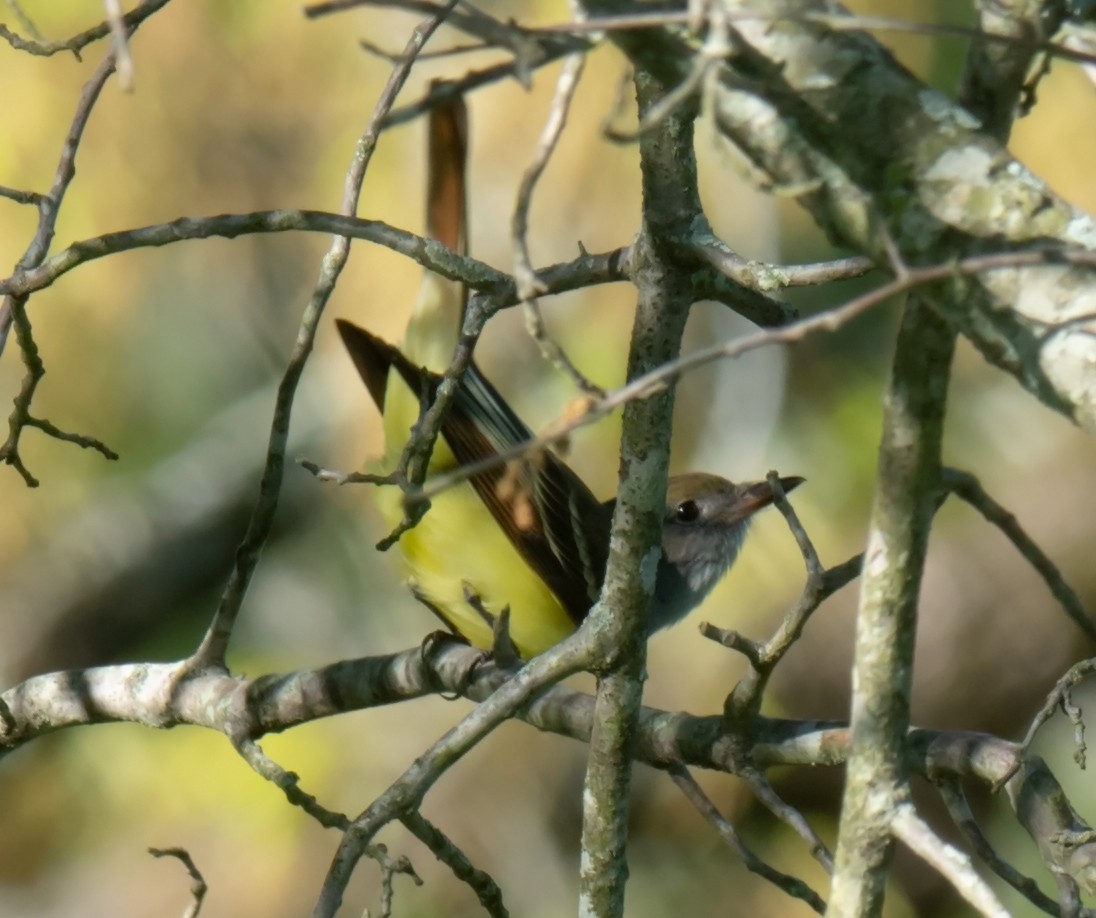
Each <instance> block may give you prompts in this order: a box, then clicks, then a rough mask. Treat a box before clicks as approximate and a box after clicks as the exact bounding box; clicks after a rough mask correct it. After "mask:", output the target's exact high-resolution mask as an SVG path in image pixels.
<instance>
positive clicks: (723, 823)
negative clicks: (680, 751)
mask: <svg viewBox="0 0 1096 918" xmlns="http://www.w3.org/2000/svg"><path fill="white" fill-rule="evenodd" d="M668 771H669V774H670V777H671V778H672V779H673V782H674V784H676V785H677V786H678V788H680V790H681V792H682V793H683V794H684V795H685V799H686V800H688V801H689V802H690V803H691V804H692V805H693V806H694V807H695V808H696V810H697V812H698V813H700V815H701V816H703V817H704V819H705V820H707V821H708V822H709V823H711V824H712V826H713V827H714V828H715V830H716V831H717V832H718V833H719V836H720V838H722V839H723V841H725V842H726V843H727V846H728V847H729V848H730V849H731V850H732V851H733V852H734V853H735V854H737V855H738V857H739V859H740V860H741V861H742V863H743V865H744V866H745V867H746V869H747V870H749V871H750V873H755V874H757V875H758V876H759V877H762V878H763V879H765V880H768V881H769V882H770V883H772V884H773V885H774V886H776V887H777V888H779V889H782V890H783V891H784V892H786V893H787V894H788V895H789V896H791V897H792V898H795V899H799V900H801V901H803V902H806V903H807V905H809V906H810V907H811V908H812V909H814V910H815V911H816V912H818V914H820V915H821V914H823V913H824V912H825V911H826V903H825V901H824V900H823V899H822V897H821V896H820V895H818V893H817V892H815V891H814V890H813V889H811V887H810V886H808V885H807V884H806V883H804V882H803V881H802V880H800V879H799V878H798V877H793V876H790V875H789V874H786V873H782V872H781V871H779V870H777V869H776V868H774V867H770V866H769V865H768V864H766V863H765V862H764V861H763V860H761V858H759V857H758V856H757V855H756V854H755V853H754V852H753V851H751V850H750V848H749V847H747V845H746V843H745V842H743V841H742V839H741V837H740V836H739V834H738V832H737V831H735V827H734V826H733V825H731V823H730V821H729V820H728V819H727V818H726V817H725V816H724V815H723V814H722V813H720V812H719V809H718V808H717V807H716V805H715V804H714V803H712V801H711V798H709V797H708V795H707V794H705V793H704V790H703V788H701V786H700V785H699V784H697V783H696V780H695V779H694V778H693V776H692V775H690V774H689V772H688V771H687V770H686V769H685V768H682V767H677V768H671V769H668Z"/></svg>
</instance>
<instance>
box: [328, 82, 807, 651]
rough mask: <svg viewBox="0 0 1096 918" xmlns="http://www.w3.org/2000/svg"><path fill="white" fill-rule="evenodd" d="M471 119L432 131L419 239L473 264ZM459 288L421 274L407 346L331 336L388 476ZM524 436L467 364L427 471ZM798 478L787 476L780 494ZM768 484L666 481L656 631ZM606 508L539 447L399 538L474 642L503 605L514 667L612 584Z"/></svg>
mask: <svg viewBox="0 0 1096 918" xmlns="http://www.w3.org/2000/svg"><path fill="white" fill-rule="evenodd" d="M466 125H467V116H466V113H465V109H464V104H463V102H462V101H461V100H460V99H459V98H458V99H456V100H455V101H453V102H451V103H449V104H448V105H445V106H441V107H439V108H436V109H434V110H433V111H432V113H431V115H430V119H429V124H428V131H427V133H428V159H429V163H428V170H429V181H428V191H427V208H426V212H427V215H426V224H427V230H426V231H427V235H428V236H430V237H431V238H433V239H436V240H438V241H439V242H442V243H444V244H445V245H447V246H449V247H450V248H451V249H453V250H454V251H457V252H461V253H463V252H465V251H466V238H467V232H466V225H465V224H466V208H465V192H464V187H465V181H464V164H465V158H466V149H467V146H466V145H467V126H466ZM465 300H466V296H465V290H464V288H463V287H462V286H461V285H460V284H458V283H455V282H452V281H448V280H445V279H444V278H441V277H439V276H438V275H435V274H431V273H429V272H428V273H427V274H426V275H425V276H424V278H423V283H422V287H421V289H420V292H419V297H418V301H417V302H416V304H415V307H414V309H413V311H412V314H411V318H410V320H409V322H408V326H407V332H406V335H405V337H404V341H403V345H402V347H401V348H400V349H397V348H395V347H393V346H392V345H390V344H387V343H385V342H384V341H382V340H381V339H379V338H377V337H376V336H374V335H372V334H370V333H369V332H367V331H365V330H364V329H361V328H359V327H357V326H356V325H353V324H352V323H350V322H346V321H344V320H338V321H337V325H338V329H339V333H340V335H341V336H342V339H343V343H344V344H345V345H346V348H347V350H348V351H349V352H350V356H351V358H352V359H353V361H354V365H355V366H356V367H357V369H358V372H359V374H360V375H361V377H362V380H363V381H364V382H365V385H366V388H367V389H368V390H369V394H370V395H371V396H372V398H373V401H374V402H375V403H376V405H377V407H378V408H379V409H380V410H381V412H382V413H383V416H384V432H385V456H384V457H383V458H382V459H381V460H379V462H378V463H377V465H376V467H377V468H378V469H379V470H381V469H383V470H388V469H391V468H393V467H394V465H395V463H396V462H397V461H398V459H399V455H400V452H401V450H402V448H403V444H404V442H405V441H406V439H407V436H408V431H409V430H410V429H411V427H412V426H413V425H414V424H415V422H416V420H417V419H418V417H419V408H420V405H421V404H422V399H424V398H427V399H433V396H434V394H435V392H436V389H437V386H438V383H439V382H440V380H441V376H440V373H441V372H442V371H443V370H444V368H445V367H446V366H447V365H448V364H449V361H450V360H451V358H452V355H453V351H454V347H455V345H456V343H457V337H458V334H459V329H460V324H461V321H462V319H463V313H464V306H465ZM532 437H533V434H532V432H531V431H530V430H529V428H528V427H527V426H526V425H525V424H524V423H523V422H522V421H521V419H520V418H519V417H518V416H517V415H516V414H515V413H514V411H513V410H512V409H511V408H510V406H509V405H508V404H507V403H506V401H505V400H504V399H503V398H502V396H501V395H499V393H498V391H497V390H496V389H495V388H494V386H492V385H491V383H490V382H488V381H487V379H485V378H484V377H483V376H482V375H481V374H480V372H479V370H478V369H477V368H476V367H475V366H474V365H473V366H471V367H470V368H469V370H468V372H467V373H466V374H465V376H464V379H463V380H462V383H461V385H460V386H459V388H458V391H457V394H456V397H455V399H454V402H453V404H452V405H451V410H450V411H449V412H448V413H447V415H446V417H445V419H444V421H443V422H442V428H441V437H440V438H439V440H438V442H437V443H436V445H435V447H434V452H433V455H432V457H431V460H430V466H429V471H430V473H431V474H437V473H441V472H444V471H447V470H450V469H453V468H456V467H457V466H459V465H467V464H469V463H472V462H477V461H479V460H482V459H486V458H489V457H491V456H494V455H496V454H497V453H499V452H501V451H504V450H507V449H509V448H511V447H513V446H514V445H516V444H519V443H523V442H526V441H528V440H530V439H532ZM802 480H803V479H801V478H794V477H793V478H782V479H781V480H780V481H781V485H782V487H783V489H784V490H785V491H790V490H791V489H792V488H794V487H796V486H797V485H798V484H799V483H800V482H801V481H802ZM772 500H773V493H772V489H771V488H770V486H769V484H768V483H767V482H765V481H760V482H754V483H751V484H739V485H736V484H732V483H731V482H729V481H727V480H726V479H724V478H720V477H719V476H717V475H709V474H703V473H692V474H687V475H678V476H674V477H672V478H671V479H670V481H669V484H668V488H667V495H666V501H667V505H666V515H665V518H664V522H663V534H662V560H661V562H660V564H659V568H658V576H657V580H656V584H655V595H654V598H653V601H652V606H651V612H650V622H651V630H652V631H654V630H656V629H658V628H663V627H665V626H667V625H670V624H673V623H674V622H676V621H678V620H679V619H681V618H682V617H683V616H684V615H686V614H687V613H688V612H689V611H691V610H692V609H693V608H695V607H696V605H698V604H699V603H700V601H701V600H702V599H703V598H704V597H705V596H706V595H707V594H708V592H709V591H710V590H711V588H712V587H713V586H715V584H716V583H717V582H718V581H719V579H720V578H721V577H722V576H723V574H724V573H726V571H727V570H728V568H730V566H731V564H733V563H734V560H735V558H736V557H737V555H738V551H739V549H740V548H741V546H742V540H743V538H744V537H745V535H746V529H747V527H748V525H749V522H750V519H751V517H752V516H753V514H754V513H756V512H757V511H758V510H760V509H761V508H763V507H765V506H767V505H768V504H770V503H772ZM377 503H378V506H379V508H380V510H381V512H382V515H383V516H384V517H385V519H386V521H387V522H388V523H389V524H390V525H392V526H395V525H396V524H398V523H399V521H400V520H401V519H402V516H403V507H402V496H401V495H400V494H399V493H397V492H396V489H394V488H383V489H381V491H380V492H379V494H378V498H377ZM612 511H613V502H612V501H609V502H607V503H602V502H600V501H598V500H597V498H596V497H594V495H593V493H592V492H591V491H590V489H589V488H588V487H587V486H586V485H585V483H583V481H582V480H581V479H580V478H579V477H578V476H577V475H576V474H575V473H574V472H573V471H572V470H571V469H570V468H569V467H568V466H567V465H566V463H564V462H563V461H562V460H561V459H559V458H558V457H557V456H556V455H554V454H553V453H551V452H550V451H548V450H543V449H542V450H537V451H535V452H534V453H533V454H532V455H530V456H529V457H528V458H526V459H522V460H518V461H515V462H511V463H509V464H508V465H505V464H502V463H499V464H498V465H495V466H493V467H491V468H488V469H487V470H486V471H483V472H480V473H478V474H476V475H473V476H472V477H471V479H470V480H469V481H468V482H465V483H462V484H460V485H457V486H455V487H453V488H449V489H447V490H445V491H443V492H442V493H441V494H439V495H437V496H436V497H434V498H433V500H432V501H431V507H430V509H429V511H428V512H427V513H426V515H425V516H424V517H423V519H422V520H421V521H420V522H419V524H418V525H417V526H415V527H414V528H412V529H410V530H408V531H407V532H405V533H404V534H403V535H402V536H401V538H400V548H401V549H402V552H403V555H404V557H405V559H406V562H407V567H408V570H409V573H410V575H411V578H412V581H413V589H414V591H415V595H416V596H417V597H418V598H419V599H420V600H421V601H422V602H423V603H424V604H425V605H427V606H428V607H429V608H430V609H431V610H432V611H434V612H435V613H436V614H437V615H439V616H440V617H441V618H442V619H443V620H444V621H445V622H446V624H447V625H448V626H449V627H450V628H451V629H453V630H454V631H455V632H457V633H459V634H461V635H463V636H464V637H465V638H466V639H467V640H469V641H470V642H471V643H472V644H474V645H476V646H478V647H483V648H489V647H491V646H492V640H493V625H494V619H495V617H496V616H497V615H498V614H499V612H500V611H501V609H502V608H503V607H504V606H509V607H510V628H509V631H510V637H511V639H512V640H513V642H514V644H515V645H516V646H517V648H518V651H519V652H520V653H521V655H522V656H523V657H526V658H528V657H531V656H534V655H535V654H538V653H540V652H541V651H543V650H546V649H547V648H548V647H551V646H552V645H553V644H555V643H557V642H558V641H560V640H562V639H563V638H564V637H566V636H567V635H568V634H570V633H571V632H572V631H574V630H575V628H576V627H577V626H578V624H579V623H580V622H581V621H582V620H583V618H585V616H586V614H587V612H588V611H589V609H590V607H591V606H592V605H593V603H594V602H595V601H596V599H597V596H598V593H599V592H600V590H601V584H602V580H603V579H604V576H605V564H606V559H607V557H608V551H609V527H610V522H611V518H612Z"/></svg>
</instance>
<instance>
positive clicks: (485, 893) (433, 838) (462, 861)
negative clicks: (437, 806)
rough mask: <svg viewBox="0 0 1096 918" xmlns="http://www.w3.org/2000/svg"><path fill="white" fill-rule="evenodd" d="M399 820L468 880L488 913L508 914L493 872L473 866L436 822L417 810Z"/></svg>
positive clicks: (496, 916)
mask: <svg viewBox="0 0 1096 918" xmlns="http://www.w3.org/2000/svg"><path fill="white" fill-rule="evenodd" d="M400 822H402V823H403V824H404V825H405V826H406V827H407V829H408V831H410V832H411V834H412V835H414V836H415V838H417V839H418V840H419V841H421V842H422V843H423V844H424V845H426V847H427V848H429V849H430V851H431V853H432V854H433V855H434V857H436V858H437V859H438V860H439V861H441V862H442V863H443V864H445V865H446V866H447V867H448V868H449V869H450V870H452V871H453V875H454V876H455V877H456V878H457V879H458V880H461V881H462V882H464V883H467V884H468V886H469V887H470V888H471V890H472V892H474V893H475V894H476V898H477V899H479V902H480V905H482V906H483V909H484V911H485V912H487V914H488V915H491V916H494V918H505V916H507V915H509V914H510V913H509V912H508V911H507V910H506V906H505V905H503V903H502V890H501V889H499V886H498V884H497V883H496V882H495V881H494V880H493V879H492V878H491V876H490V874H487V873H485V872H484V871H482V870H479V869H477V868H476V867H475V866H473V864H472V862H471V861H469V860H468V858H467V857H466V856H465V854H464V852H463V851H461V850H460V848H458V847H457V846H456V845H455V844H453V842H452V840H450V839H449V838H447V837H446V835H445V834H444V833H443V832H442V831H441V830H440V829H438V827H437V826H435V825H434V824H433V823H431V822H429V821H428V820H426V819H424V818H423V817H422V815H421V814H420V813H417V812H411V813H406V814H405V815H404V816H402V817H401V818H400Z"/></svg>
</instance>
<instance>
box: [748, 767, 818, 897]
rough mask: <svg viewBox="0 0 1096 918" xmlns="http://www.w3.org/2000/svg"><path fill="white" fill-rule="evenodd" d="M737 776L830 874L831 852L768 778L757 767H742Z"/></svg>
mask: <svg viewBox="0 0 1096 918" xmlns="http://www.w3.org/2000/svg"><path fill="white" fill-rule="evenodd" d="M738 776H739V777H740V778H742V779H743V780H744V781H745V782H746V783H747V784H748V785H749V786H750V790H752V791H753V792H754V796H755V797H757V799H758V800H760V801H761V804H762V805H763V806H764V807H765V809H767V810H768V811H769V812H770V813H772V814H773V815H774V816H775V817H776V818H777V819H779V820H780V821H781V822H782V823H784V825H786V826H787V827H788V828H790V829H791V830H792V831H793V832H795V834H796V835H798V836H799V837H800V838H801V839H803V841H804V842H805V843H806V845H807V850H808V851H810V853H811V857H813V858H814V859H815V860H816V861H818V863H819V864H821V865H822V869H823V870H825V871H826V873H828V874H831V875H832V874H833V854H832V853H831V852H830V849H829V848H827V847H826V843H825V842H824V841H822V838H821V836H819V834H818V833H817V832H816V831H815V830H814V826H812V825H811V824H810V823H809V822H807V819H806V817H805V816H804V815H803V814H802V813H801V812H799V810H797V809H796V808H795V807H794V806H792V805H791V804H790V803H788V802H787V801H786V800H784V799H783V798H782V797H781V796H780V795H779V794H778V793H777V792H776V790H775V788H773V786H772V785H771V784H770V783H769V780H768V778H766V777H765V776H764V775H763V774H762V773H761V772H760V771H758V770H757V769H755V768H744V769H742V770H741V771H739V773H738Z"/></svg>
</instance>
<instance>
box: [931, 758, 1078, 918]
mask: <svg viewBox="0 0 1096 918" xmlns="http://www.w3.org/2000/svg"><path fill="white" fill-rule="evenodd" d="M936 789H937V790H938V791H939V792H940V796H941V797H942V798H943V800H944V804H945V805H946V806H947V808H948V813H949V814H950V815H951V818H952V819H953V820H954V822H955V824H956V825H957V826H958V827H959V831H960V832H962V833H963V838H965V839H966V842H967V844H968V845H969V846H970V848H971V850H972V851H973V852H974V853H975V854H976V855H977V856H978V857H979V858H980V859H981V860H982V862H983V863H985V864H986V865H987V866H988V867H989V868H990V870H992V871H993V872H994V873H995V874H997V876H999V877H1000V878H1001V879H1002V880H1004V881H1005V882H1006V883H1008V885H1009V886H1011V887H1012V888H1013V889H1015V890H1016V891H1017V892H1018V893H1020V894H1021V895H1022V896H1023V897H1024V898H1025V899H1027V900H1028V901H1029V902H1031V903H1032V904H1033V905H1034V906H1036V907H1037V908H1041V909H1042V910H1043V911H1044V912H1046V913H1047V914H1048V915H1058V914H1059V912H1058V903H1057V902H1055V901H1054V900H1053V899H1052V898H1050V896H1048V895H1047V894H1046V893H1044V892H1043V891H1042V890H1041V889H1040V888H1039V884H1038V883H1036V882H1035V881H1034V880H1033V879H1032V878H1031V877H1026V876H1024V875H1023V874H1022V873H1020V871H1019V870H1017V869H1016V868H1015V867H1013V866H1012V865H1011V864H1010V863H1009V862H1008V861H1006V860H1005V859H1004V858H1002V857H1001V856H1000V855H999V854H998V853H997V852H996V851H995V850H994V848H993V845H991V844H990V842H989V839H988V838H986V836H985V835H984V834H983V833H982V830H981V828H980V827H979V825H978V820H977V819H975V818H974V813H973V812H971V809H970V804H969V803H968V802H967V795H966V793H964V791H963V785H962V783H960V782H959V781H957V780H956V779H954V778H948V779H946V780H943V779H942V780H939V781H937V782H936Z"/></svg>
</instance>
